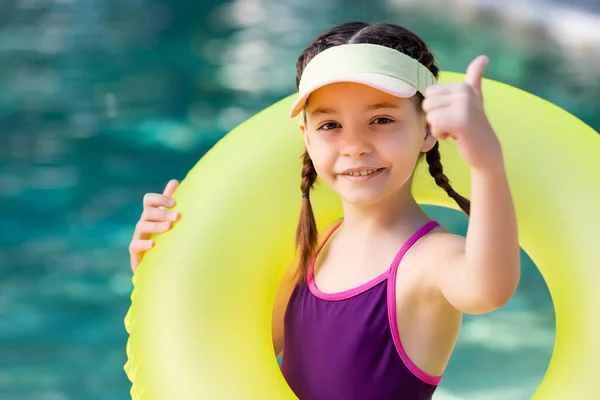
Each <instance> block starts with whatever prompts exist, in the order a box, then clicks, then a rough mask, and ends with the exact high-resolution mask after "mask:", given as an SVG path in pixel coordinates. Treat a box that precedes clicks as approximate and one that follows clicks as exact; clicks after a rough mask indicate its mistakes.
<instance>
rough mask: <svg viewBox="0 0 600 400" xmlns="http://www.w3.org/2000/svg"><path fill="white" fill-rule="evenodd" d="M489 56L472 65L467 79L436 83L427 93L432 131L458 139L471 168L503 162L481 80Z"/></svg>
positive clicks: (429, 121) (428, 118) (426, 108)
mask: <svg viewBox="0 0 600 400" xmlns="http://www.w3.org/2000/svg"><path fill="white" fill-rule="evenodd" d="M488 61H489V59H488V57H486V56H479V57H477V58H476V59H475V60H473V61H472V62H471V64H469V67H468V68H467V73H466V79H465V81H464V82H456V83H445V84H437V85H434V86H431V87H429V88H428V89H427V90H426V92H425V100H424V101H423V111H425V113H426V120H427V123H428V125H429V129H430V132H431V134H432V135H433V136H434V137H435V138H437V139H447V138H448V137H450V138H452V139H454V140H456V141H457V145H458V150H459V152H460V154H461V156H462V158H463V159H464V160H465V161H466V162H467V163H468V164H469V165H470V166H471V167H472V168H486V167H491V166H498V165H501V164H502V151H501V148H500V143H499V141H498V138H497V137H496V134H495V133H494V130H493V129H492V127H491V125H490V123H489V121H488V119H487V116H486V115H485V111H484V108H483V96H482V94H481V80H482V77H483V73H484V70H485V67H486V65H487V63H488Z"/></svg>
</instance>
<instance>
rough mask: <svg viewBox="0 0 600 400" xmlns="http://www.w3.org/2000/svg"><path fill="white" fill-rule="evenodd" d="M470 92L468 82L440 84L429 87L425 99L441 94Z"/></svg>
mask: <svg viewBox="0 0 600 400" xmlns="http://www.w3.org/2000/svg"><path fill="white" fill-rule="evenodd" d="M468 90H469V86H468V85H467V84H466V82H452V83H438V84H437V85H433V86H429V87H428V88H427V89H426V90H425V98H427V97H430V96H433V95H439V94H451V93H457V92H467V91H468Z"/></svg>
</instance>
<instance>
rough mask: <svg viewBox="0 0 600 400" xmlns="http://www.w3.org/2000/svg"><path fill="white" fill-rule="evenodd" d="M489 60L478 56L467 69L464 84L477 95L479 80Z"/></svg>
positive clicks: (479, 86) (479, 89)
mask: <svg viewBox="0 0 600 400" xmlns="http://www.w3.org/2000/svg"><path fill="white" fill-rule="evenodd" d="M489 61H490V59H489V58H488V57H487V56H479V57H477V58H476V59H474V60H473V61H471V63H470V64H469V66H468V67H467V77H466V79H465V82H466V83H467V84H468V85H469V86H471V87H472V88H473V90H475V91H476V92H477V93H479V94H481V80H482V79H483V73H484V72H485V67H486V66H487V64H488V62H489Z"/></svg>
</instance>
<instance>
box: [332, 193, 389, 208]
mask: <svg viewBox="0 0 600 400" xmlns="http://www.w3.org/2000/svg"><path fill="white" fill-rule="evenodd" d="M338 194H339V195H340V198H341V199H342V201H343V202H344V203H347V204H351V205H353V206H355V207H361V208H362V207H369V206H373V205H375V204H377V203H379V202H381V201H382V200H384V199H385V197H386V196H385V193H383V192H382V191H380V190H374V189H370V188H369V189H367V188H364V189H351V190H348V189H345V190H340V191H338Z"/></svg>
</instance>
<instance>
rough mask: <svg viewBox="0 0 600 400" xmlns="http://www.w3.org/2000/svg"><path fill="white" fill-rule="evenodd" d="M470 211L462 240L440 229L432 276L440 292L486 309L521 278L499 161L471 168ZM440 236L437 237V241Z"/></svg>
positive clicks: (459, 304)
mask: <svg viewBox="0 0 600 400" xmlns="http://www.w3.org/2000/svg"><path fill="white" fill-rule="evenodd" d="M471 184H472V190H471V215H470V221H469V228H468V231H467V237H466V240H465V239H462V238H459V237H457V236H455V235H444V236H445V240H444V241H443V242H444V243H440V245H441V246H443V247H444V249H443V251H440V253H441V254H445V255H450V256H449V257H448V258H447V261H446V262H438V263H437V265H438V267H437V268H438V270H437V271H436V276H438V277H439V280H438V286H439V288H440V290H441V292H442V294H443V295H444V297H445V298H446V299H447V300H448V301H449V302H450V304H452V306H454V307H455V308H456V309H458V310H460V311H462V312H465V313H470V314H480V313H486V312H490V311H492V310H494V309H497V308H499V307H501V306H503V305H504V304H505V303H506V302H508V300H510V298H511V297H512V295H513V294H514V292H515V290H516V288H517V285H518V283H519V278H520V259H519V241H518V234H517V220H516V215H515V210H514V205H513V201H512V196H511V194H510V189H509V185H508V180H507V177H506V173H505V171H504V167H503V164H502V162H501V159H500V162H498V163H496V162H494V163H490V164H488V165H487V166H486V167H485V168H472V169H471ZM440 242H441V241H440Z"/></svg>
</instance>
